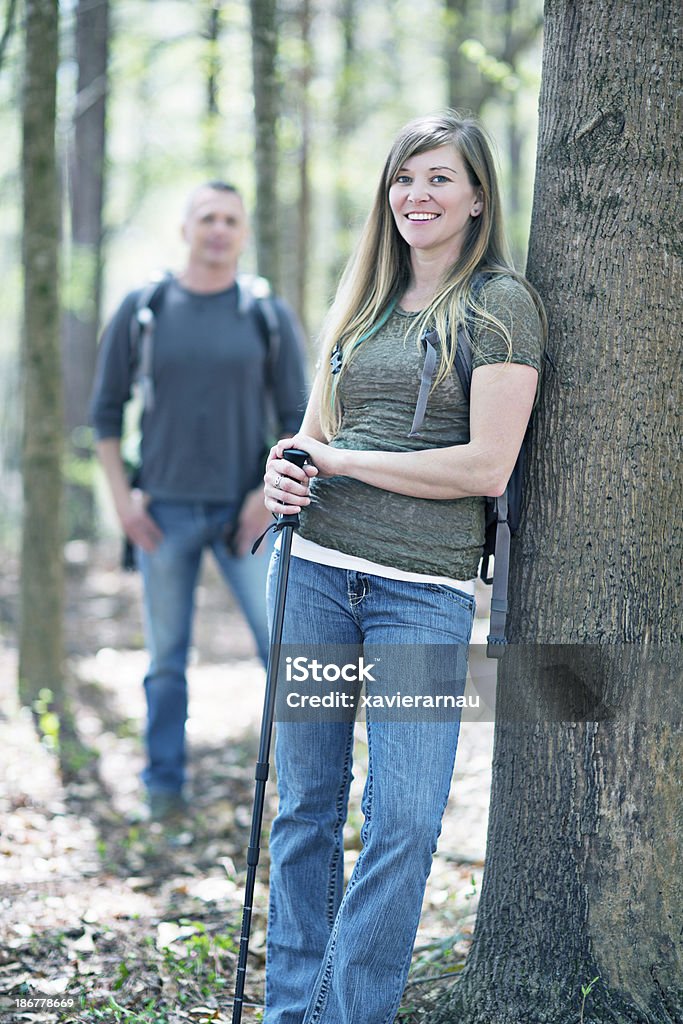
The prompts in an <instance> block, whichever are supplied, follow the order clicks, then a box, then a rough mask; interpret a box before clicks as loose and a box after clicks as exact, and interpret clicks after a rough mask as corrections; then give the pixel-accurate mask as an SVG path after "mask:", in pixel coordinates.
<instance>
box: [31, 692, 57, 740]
mask: <svg viewBox="0 0 683 1024" xmlns="http://www.w3.org/2000/svg"><path fill="white" fill-rule="evenodd" d="M53 702H54V694H53V692H52V690H48V689H47V688H46V687H43V689H42V690H40V692H39V694H38V697H37V699H36V700H34V702H33V712H34V714H35V715H36V716H37V719H38V729H39V730H40V734H41V737H42V741H43V743H44V745H45V746H46V747H47V748H48V749H49V750H53V751H55V752H57V751H58V750H59V715H58V714H57V713H56V711H54V710H53V708H54V703H53Z"/></svg>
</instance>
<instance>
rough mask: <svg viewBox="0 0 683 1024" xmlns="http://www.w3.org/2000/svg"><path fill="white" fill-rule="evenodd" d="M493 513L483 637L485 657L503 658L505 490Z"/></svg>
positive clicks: (506, 540) (506, 555) (506, 569)
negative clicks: (493, 540) (490, 577)
mask: <svg viewBox="0 0 683 1024" xmlns="http://www.w3.org/2000/svg"><path fill="white" fill-rule="evenodd" d="M494 507H495V513H496V547H495V551H494V554H493V557H494V559H495V565H496V570H495V572H494V574H493V590H492V592H491V617H490V630H491V631H490V633H489V635H488V637H487V638H486V640H487V644H486V657H487V658H502V656H503V654H504V653H505V647H506V645H507V640H506V638H505V625H506V622H507V614H508V576H509V574H510V524H509V522H508V495H507V490H506V491H505V493H504V494H502V495H501V496H500V497H499V498H496V499H495V502H494Z"/></svg>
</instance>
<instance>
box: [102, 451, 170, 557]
mask: <svg viewBox="0 0 683 1024" xmlns="http://www.w3.org/2000/svg"><path fill="white" fill-rule="evenodd" d="M96 450H97V455H98V458H99V460H100V463H101V464H102V469H103V470H104V475H105V477H106V478H107V483H108V484H109V490H110V491H111V495H112V498H113V499H114V507H115V509H116V514H117V516H118V518H119V522H120V523H121V526H122V528H123V530H124V532H125V534H126V536H128V537H129V538H130V539H131V540H132V541H133V543H134V544H137V545H138V546H139V547H141V548H142V549H143V551H153V550H154V548H155V547H156V546H157V545H158V544H159V543H160V541H161V540H162V537H163V534H162V532H161V530H160V529H159V527H158V526H157V524H156V523H155V522H154V520H153V519H152V517H151V516H150V515H148V514H147V510H146V506H147V497H146V495H145V494H143V493H142V491H139V490H138V489H137V488H131V486H130V484H129V482H128V476H127V474H126V469H125V466H124V465H123V459H122V458H121V441H120V439H119V438H118V437H107V438H104V439H103V440H100V441H97V443H96Z"/></svg>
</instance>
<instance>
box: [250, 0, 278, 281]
mask: <svg viewBox="0 0 683 1024" xmlns="http://www.w3.org/2000/svg"><path fill="white" fill-rule="evenodd" d="M250 10H251V35H252V63H253V74H254V121H255V124H254V129H255V147H254V161H255V164H256V256H257V261H258V272H259V274H263V276H264V277H267V278H268V280H269V281H270V282H271V284H272V286H273V287H274V288H276V289H277V288H279V285H280V278H279V267H278V251H277V239H278V233H277V180H278V145H277V126H278V113H279V99H278V83H277V40H278V32H277V6H276V0H250Z"/></svg>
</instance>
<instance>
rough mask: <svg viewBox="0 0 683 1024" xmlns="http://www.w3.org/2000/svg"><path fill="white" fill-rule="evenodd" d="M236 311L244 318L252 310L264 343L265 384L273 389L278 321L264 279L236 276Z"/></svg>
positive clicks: (267, 285) (278, 329)
mask: <svg viewBox="0 0 683 1024" xmlns="http://www.w3.org/2000/svg"><path fill="white" fill-rule="evenodd" d="M237 290H238V298H237V310H238V312H239V313H240V314H241V315H242V316H245V315H246V314H247V313H249V312H250V310H252V309H253V310H254V312H255V313H256V317H257V319H258V321H259V328H260V330H261V334H262V336H263V338H264V341H265V343H266V384H267V387H268V388H269V390H271V391H273V390H274V389H275V367H276V365H277V360H278V356H279V354H280V341H281V337H280V321H279V320H278V317H277V312H276V310H275V306H274V304H273V300H272V295H271V290H270V284H269V283H268V281H267V280H266V279H265V277H258V276H257V275H256V274H238V276H237Z"/></svg>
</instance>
